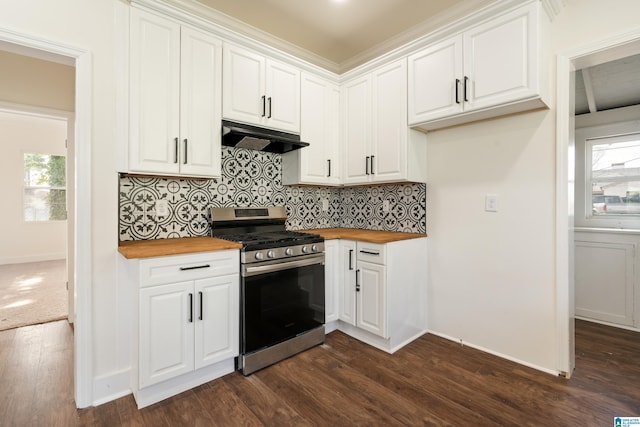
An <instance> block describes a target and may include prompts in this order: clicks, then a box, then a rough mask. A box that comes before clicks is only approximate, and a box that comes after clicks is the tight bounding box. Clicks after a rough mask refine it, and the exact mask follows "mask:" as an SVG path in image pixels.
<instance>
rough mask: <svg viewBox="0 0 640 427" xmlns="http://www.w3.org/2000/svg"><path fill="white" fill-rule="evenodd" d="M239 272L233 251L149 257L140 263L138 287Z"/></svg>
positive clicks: (238, 263) (236, 255)
mask: <svg viewBox="0 0 640 427" xmlns="http://www.w3.org/2000/svg"><path fill="white" fill-rule="evenodd" d="M239 271H240V255H239V251H238V250H236V249H233V250H228V251H216V252H205V253H199V254H189V255H171V256H165V257H157V258H149V259H144V260H141V261H140V287H142V288H144V287H147V286H155V285H161V284H165V283H173V282H179V281H185V280H196V279H202V278H205V277H215V276H225V275H228V274H239Z"/></svg>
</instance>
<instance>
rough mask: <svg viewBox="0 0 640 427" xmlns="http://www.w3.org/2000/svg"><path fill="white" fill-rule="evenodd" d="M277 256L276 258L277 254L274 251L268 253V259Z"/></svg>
mask: <svg viewBox="0 0 640 427" xmlns="http://www.w3.org/2000/svg"><path fill="white" fill-rule="evenodd" d="M275 256H276V254H275V253H274V252H273V251H269V252H267V257H268V258H273V257H275Z"/></svg>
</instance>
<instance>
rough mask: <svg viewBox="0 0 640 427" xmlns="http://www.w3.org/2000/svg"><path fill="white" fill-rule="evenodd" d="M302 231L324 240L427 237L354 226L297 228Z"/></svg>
mask: <svg viewBox="0 0 640 427" xmlns="http://www.w3.org/2000/svg"><path fill="white" fill-rule="evenodd" d="M298 231H301V232H304V233H313V234H319V235H321V236H322V237H324V239H325V240H330V239H348V240H359V241H361V242H368V243H391V242H398V241H400V240H408V239H417V238H420V237H427V235H426V234H419V233H402V232H397V231H379V230H360V229H356V228H316V229H312V230H298Z"/></svg>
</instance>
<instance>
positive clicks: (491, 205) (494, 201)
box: [484, 194, 498, 212]
mask: <svg viewBox="0 0 640 427" xmlns="http://www.w3.org/2000/svg"><path fill="white" fill-rule="evenodd" d="M484 210H485V212H498V195H497V194H487V195H486V196H484Z"/></svg>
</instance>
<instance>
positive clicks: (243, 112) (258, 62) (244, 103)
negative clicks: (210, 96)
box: [222, 43, 267, 125]
mask: <svg viewBox="0 0 640 427" xmlns="http://www.w3.org/2000/svg"><path fill="white" fill-rule="evenodd" d="M222 63H223V65H222V66H223V73H222V76H223V94H222V116H223V117H224V118H226V119H231V120H238V121H241V122H244V123H252V124H256V125H259V124H261V122H262V119H263V118H264V117H265V116H266V102H267V100H266V93H265V58H264V57H263V56H261V55H258V54H256V53H254V52H251V51H249V50H246V49H242V48H240V47H238V46H234V45H232V44H227V43H225V44H224V49H223V61H222Z"/></svg>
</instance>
